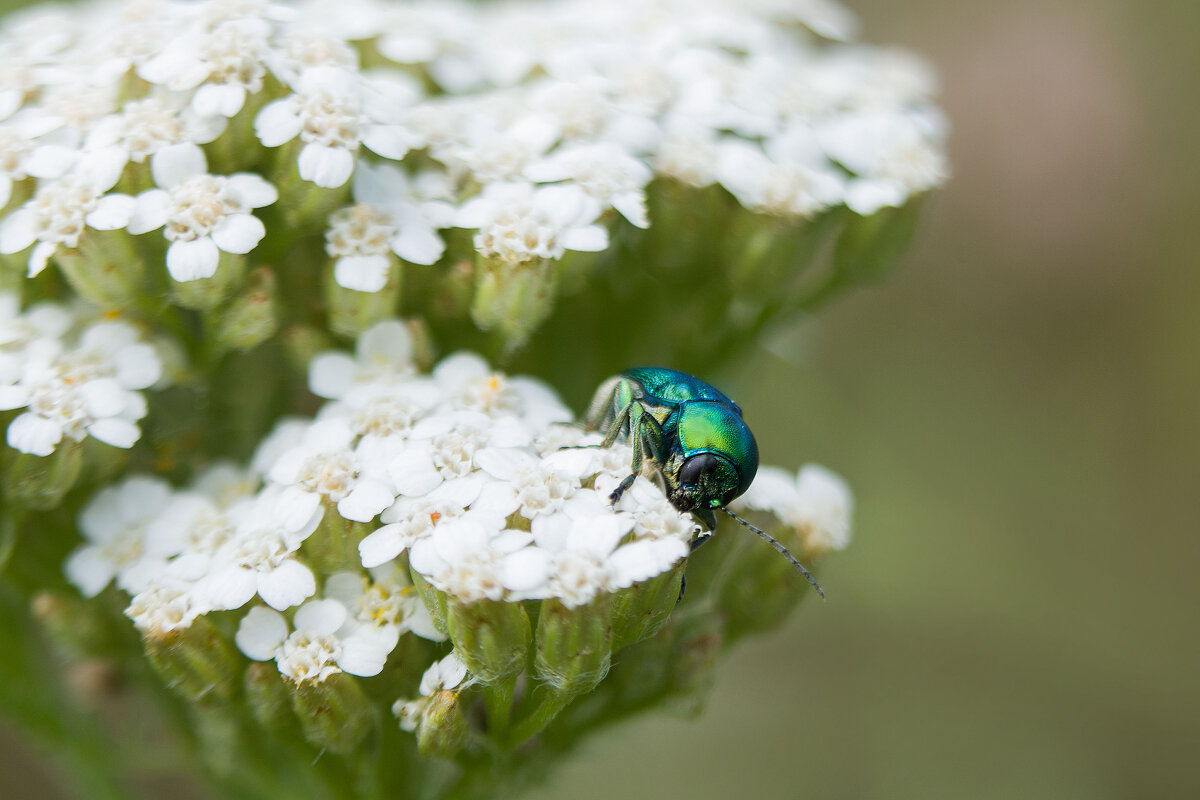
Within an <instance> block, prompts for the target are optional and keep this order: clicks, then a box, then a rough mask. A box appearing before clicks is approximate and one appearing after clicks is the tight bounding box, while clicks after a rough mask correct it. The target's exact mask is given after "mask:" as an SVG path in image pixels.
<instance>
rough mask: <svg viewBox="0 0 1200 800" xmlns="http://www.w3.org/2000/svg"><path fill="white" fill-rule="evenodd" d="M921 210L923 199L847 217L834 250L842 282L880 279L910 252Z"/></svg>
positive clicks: (836, 267) (836, 265)
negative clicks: (869, 213)
mask: <svg viewBox="0 0 1200 800" xmlns="http://www.w3.org/2000/svg"><path fill="white" fill-rule="evenodd" d="M920 210H921V200H920V198H916V199H912V200H909V201H908V202H907V203H905V204H904V205H903V206H900V207H899V208H881V209H879V210H878V211H876V212H875V213H874V214H871V215H870V216H867V217H863V216H859V215H858V214H853V213H851V214H847V216H848V220H847V222H846V227H845V228H843V229H842V232H841V235H840V236H838V240H837V245H836V246H835V248H834V251H833V268H834V271H835V272H836V273H837V274H838V275H839V276H841V278H842V280H843V281H850V282H857V283H864V282H869V281H875V280H879V279H880V278H882V277H884V276H885V275H887V274H888V272H890V271H891V269H892V267H894V266H895V265H896V262H898V261H899V260H900V257H901V256H902V255H904V253H905V251H906V250H907V249H908V245H909V242H910V241H912V237H913V233H914V232H915V231H916V226H917V217H918V216H919V214H920Z"/></svg>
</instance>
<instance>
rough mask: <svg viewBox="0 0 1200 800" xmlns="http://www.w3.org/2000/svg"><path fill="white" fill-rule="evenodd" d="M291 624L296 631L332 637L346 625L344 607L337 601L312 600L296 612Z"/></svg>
mask: <svg viewBox="0 0 1200 800" xmlns="http://www.w3.org/2000/svg"><path fill="white" fill-rule="evenodd" d="M292 624H294V625H295V626H296V630H298V631H307V632H309V633H314V634H316V635H317V636H332V635H333V634H334V633H336V632H337V630H338V628H340V627H342V626H343V625H344V624H346V607H345V606H344V605H342V604H341V603H339V602H338V601H337V600H313V601H312V602H311V603H305V604H304V605H303V606H301V607H300V609H299V610H297V611H296V616H295V617H294V618H293V619H292Z"/></svg>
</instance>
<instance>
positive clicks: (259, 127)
mask: <svg viewBox="0 0 1200 800" xmlns="http://www.w3.org/2000/svg"><path fill="white" fill-rule="evenodd" d="M303 128H304V119H303V118H302V117H301V116H300V115H299V114H298V113H296V104H295V103H294V102H292V100H291V99H290V98H284V99H283V100H275V101H273V102H270V103H267V104H266V105H265V106H263V110H262V111H260V112H258V116H257V117H255V118H254V133H255V134H257V135H258V138H259V141H261V142H262V143H263V146H265V147H279V145H281V144H284V143H285V142H290V141H291V140H292V139H295V138H296V137H297V136H298V135H300V131H301V130H302V129H303Z"/></svg>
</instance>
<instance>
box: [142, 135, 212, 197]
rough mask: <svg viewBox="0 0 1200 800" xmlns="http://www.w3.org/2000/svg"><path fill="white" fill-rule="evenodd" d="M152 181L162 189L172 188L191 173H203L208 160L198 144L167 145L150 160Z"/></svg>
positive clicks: (206, 168) (206, 167)
mask: <svg viewBox="0 0 1200 800" xmlns="http://www.w3.org/2000/svg"><path fill="white" fill-rule="evenodd" d="M150 169H151V172H152V173H153V174H154V182H155V183H156V184H158V185H159V186H160V187H161V188H163V189H172V188H174V187H176V186H178V185H180V184H181V183H183V182H184V181H186V180H187V179H188V178H190V177H192V176H193V175H203V174H204V173H205V172H206V171H207V170H208V161H207V160H206V159H205V158H204V151H203V150H201V149H200V146H199V145H196V144H192V143H191V142H181V143H180V144H172V145H167V146H166V147H164V148H162V149H161V150H159V151H158V152H157V153H156V154H155V157H154V159H153V160H152V161H151V162H150Z"/></svg>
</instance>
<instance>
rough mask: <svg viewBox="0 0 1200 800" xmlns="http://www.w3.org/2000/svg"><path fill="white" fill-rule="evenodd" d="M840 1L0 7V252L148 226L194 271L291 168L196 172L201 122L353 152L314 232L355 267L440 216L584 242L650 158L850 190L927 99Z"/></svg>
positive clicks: (914, 120) (877, 190) (203, 273)
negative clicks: (344, 198) (348, 187)
mask: <svg viewBox="0 0 1200 800" xmlns="http://www.w3.org/2000/svg"><path fill="white" fill-rule="evenodd" d="M853 28H854V25H853V20H852V19H850V18H849V16H848V14H847V12H845V11H844V10H843V9H842V8H841V7H840V6H838V5H836V3H834V2H833V0H805V1H803V2H792V1H790V0H789V1H786V2H785V0H755V2H745V0H615V1H614V2H606V3H596V2H592V1H591V0H559V2H536V1H535V0H527V1H526V2H520V3H516V2H514V3H492V4H477V3H469V2H461V1H456V0H421V1H420V2H408V3H388V2H383V0H336V2H334V1H333V0H314V1H313V2H307V3H302V4H299V5H296V6H288V5H282V4H277V3H270V2H266V0H209V1H208V2H196V3H191V2H180V1H178V0H129V1H128V2H124V3H113V2H95V3H92V4H90V5H80V6H72V8H71V9H70V11H69V12H67V11H64V10H63V9H61V8H52V9H49V10H34V11H29V12H25V13H23V14H21V15H18V16H15V17H12V18H10V19H9V20H8V21H7V22H6V23H5V24H4V25H3V27H0V53H2V54H3V56H2V57H0V75H3V76H4V82H3V85H2V86H0V216H2V220H0V253H8V254H12V253H18V252H22V251H24V250H25V249H26V248H29V247H31V246H32V250H31V252H30V255H29V259H28V268H29V273H30V274H31V275H32V274H36V273H37V272H39V271H40V270H41V269H43V268H44V267H45V265H46V263H47V260H48V259H49V258H50V257H51V256H52V255H53V254H54V253H55V252H56V251H58V250H59V249H60V248H75V247H77V246H79V245H80V237H81V236H85V235H87V230H88V229H89V228H91V229H95V230H118V229H125V230H128V231H129V232H130V233H132V234H145V233H148V232H149V231H152V230H155V229H156V228H158V227H163V230H164V234H165V235H166V237H167V239H168V240H169V241H170V242H171V246H170V249H169V251H168V256H167V267H168V269H169V270H170V272H171V275H172V276H173V277H174V278H175V279H176V280H193V279H197V278H202V277H208V276H211V275H212V274H213V272H214V270H216V268H217V262H218V257H219V251H224V252H226V253H231V254H244V253H247V252H249V251H250V250H252V249H253V248H254V247H255V246H256V245H257V244H258V241H259V240H260V239H261V238H262V237H263V235H264V233H265V232H264V229H263V225H262V223H261V222H259V221H258V220H257V218H256V217H255V216H253V215H252V214H251V211H252V210H253V209H255V208H259V207H262V206H265V205H269V204H271V203H273V202H274V201H275V199H276V190H275V188H274V186H273V185H272V184H273V183H274V184H280V183H282V182H284V181H289V180H291V177H290V173H291V169H290V168H289V169H288V170H287V171H286V172H284V171H282V170H281V171H280V174H278V175H273V174H272V175H268V176H267V177H268V178H270V181H271V182H268V181H267V180H265V179H264V178H262V177H258V178H253V177H252V176H248V175H244V174H240V173H239V174H234V175H210V174H208V172H207V163H206V161H205V158H204V155H203V153H202V152H201V150H200V146H201V145H210V148H209V150H210V153H209V155H210V156H213V155H214V154H216V153H220V154H222V155H223V157H224V158H225V160H226V161H227V162H228V161H230V159H232V162H233V165H234V166H233V169H236V168H237V167H238V165H241V166H243V168H246V169H250V168H252V167H257V166H258V165H260V164H261V163H264V162H266V161H268V159H265V158H264V154H263V153H262V149H261V148H263V147H266V148H276V147H286V148H290V149H288V150H285V151H284V152H285V153H286V154H287V155H286V158H287V159H288V160H291V159H292V158H294V159H295V171H296V172H297V173H298V175H299V177H300V178H301V179H302V180H304V181H308V182H310V183H311V184H313V185H314V186H315V187H321V188H325V189H334V188H337V187H341V186H343V185H345V184H346V183H347V182H348V181H349V180H350V179H351V176H352V175H354V176H360V175H363V174H364V173H368V174H367V175H366V176H365V179H364V180H362V181H358V180H356V181H355V183H354V184H353V192H352V196H353V200H354V203H355V205H354V206H352V207H350V208H348V209H345V210H342V211H338V212H336V213H335V214H334V215H333V217H332V219H331V220H330V229H329V233H328V234H327V237H326V238H327V241H328V248H327V252H328V254H329V255H330V256H332V257H333V258H335V259H337V277H338V280H339V281H340V282H341V283H342V284H343V285H344V286H346V287H348V288H353V289H357V290H361V291H376V290H378V289H379V288H380V287H381V286H382V285H383V283H384V282H385V280H386V270H387V260H388V258H389V252H390V253H391V254H394V255H396V256H398V257H400V258H403V259H405V260H407V261H411V262H414V263H417V264H432V263H434V262H436V261H437V260H438V259H439V258H440V257H441V255H442V251H443V249H444V244H443V242H442V240H441V235H440V234H439V232H438V231H440V230H443V229H446V228H449V227H462V228H467V229H471V230H474V231H475V233H474V243H475V247H476V249H477V250H478V251H479V252H480V253H482V254H483V255H485V256H487V257H489V258H492V259H495V260H497V261H498V262H500V263H505V264H519V263H522V262H526V261H530V260H534V259H539V258H560V257H562V256H563V254H564V253H565V252H566V251H568V250H576V251H596V250H603V249H604V248H606V247H607V245H608V228H607V227H606V226H607V224H608V223H609V222H610V221H612V220H614V219H615V218H616V216H617V215H619V216H620V217H623V218H624V219H626V220H628V222H629V223H631V224H632V225H635V226H638V227H643V228H644V227H647V226H648V225H649V224H650V223H651V222H652V220H649V219H648V218H647V213H646V202H645V195H646V188H647V185H648V183H649V182H650V181H651V179H652V178H654V177H655V176H667V177H670V178H674V179H677V180H679V181H682V182H684V183H686V184H689V185H693V186H708V185H712V184H717V183H719V184H720V185H722V186H724V187H725V188H726V189H727V190H728V191H729V192H731V193H732V194H733V195H734V196H735V197H737V199H738V200H739V201H740V202H741V203H742V204H743V205H744V206H746V207H747V208H750V209H752V210H754V211H758V212H764V213H770V214H777V215H784V216H789V217H807V216H811V215H813V214H815V213H817V212H819V211H821V210H823V209H826V208H830V207H834V206H839V205H843V204H844V205H846V206H848V207H849V208H851V209H852V210H854V211H855V212H857V213H859V214H870V213H872V212H874V211H875V210H877V209H879V208H881V207H883V206H896V205H900V204H902V203H903V202H905V200H906V199H907V198H908V197H909V196H911V195H913V194H915V193H919V192H922V191H925V190H927V189H930V188H932V187H934V186H937V185H938V184H940V183H941V182H942V181H943V180H944V179H945V177H946V167H945V163H944V155H943V140H944V136H945V124H944V121H943V119H942V117H941V115H940V113H939V112H938V111H937V109H936V108H935V107H934V105H933V104H932V96H933V94H934V92H935V88H936V87H935V81H934V78H933V77H932V75H931V73H930V71H929V70H928V68H927V67H926V66H925V65H924V64H923V63H921V62H920V61H919V60H917V59H915V58H914V57H912V56H909V55H907V54H904V53H900V52H896V51H892V50H878V49H872V48H868V47H865V46H861V45H856V44H852V43H848V40H849V39H850V38H852V35H853V32H854V31H853ZM364 60H369V62H370V65H369V67H363V66H361V64H360V62H361V61H364ZM239 117H243V119H242V120H241V121H240V122H241V123H242V124H237V123H236V122H235V123H231V120H236V119H237V118H239ZM251 117H252V119H251ZM250 129H253V131H254V134H255V136H256V137H257V141H256V140H255V139H254V138H251V137H249V136H247V135H245V133H244V132H248V131H249V130H250ZM237 136H243V139H245V140H242V139H237V138H236V137H237ZM223 139H231V141H228V142H226V141H223ZM409 154H415V157H413V158H406V157H407V156H408V155H409ZM389 161H390V162H392V163H391V164H387V163H381V162H389ZM147 163H148V164H149V167H150V169H149V170H147V169H146V167H145V165H146V164H147ZM372 165H375V166H372ZM151 180H152V181H153V183H154V187H153V188H147V186H149V185H150V184H151ZM114 189H116V191H114ZM135 191H138V192H140V194H139V195H137V196H134V194H133V193H134V192H135ZM609 212H612V213H609Z"/></svg>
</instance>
